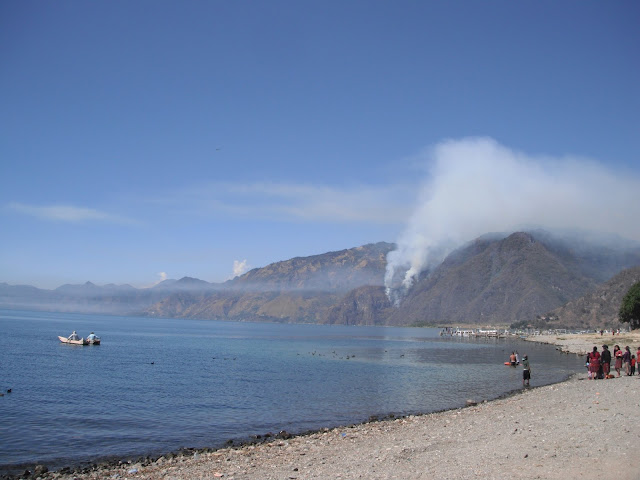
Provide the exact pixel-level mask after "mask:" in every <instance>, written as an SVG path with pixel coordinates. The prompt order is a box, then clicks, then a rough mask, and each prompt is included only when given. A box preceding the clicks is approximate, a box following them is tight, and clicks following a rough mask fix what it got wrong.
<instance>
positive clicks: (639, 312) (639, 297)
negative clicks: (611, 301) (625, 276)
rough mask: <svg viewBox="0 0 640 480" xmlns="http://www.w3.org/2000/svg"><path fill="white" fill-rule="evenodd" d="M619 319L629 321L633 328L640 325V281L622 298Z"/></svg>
mask: <svg viewBox="0 0 640 480" xmlns="http://www.w3.org/2000/svg"><path fill="white" fill-rule="evenodd" d="M618 319H619V320H620V321H621V322H624V323H629V326H630V327H631V329H634V328H638V327H640V282H637V283H635V284H633V285H632V286H631V288H630V289H629V291H628V292H627V293H626V295H625V296H624V298H623V299H622V304H621V305H620V311H619V312H618Z"/></svg>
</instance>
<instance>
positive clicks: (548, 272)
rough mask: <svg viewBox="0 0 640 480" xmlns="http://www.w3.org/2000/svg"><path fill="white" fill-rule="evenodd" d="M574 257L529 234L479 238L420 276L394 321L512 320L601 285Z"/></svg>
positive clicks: (471, 321) (488, 321) (485, 322)
mask: <svg viewBox="0 0 640 480" xmlns="http://www.w3.org/2000/svg"><path fill="white" fill-rule="evenodd" d="M583 271H584V269H581V268H579V265H578V264H577V263H576V259H575V257H573V256H571V255H566V254H564V253H562V254H560V253H558V251H557V250H554V249H553V248H549V247H548V246H547V245H545V244H544V243H542V242H541V241H539V240H537V239H536V238H535V237H534V236H533V235H532V234H529V233H522V232H520V233H514V234H512V235H510V236H508V237H507V238H504V239H501V240H487V239H478V240H476V241H475V242H473V243H472V244H471V245H469V246H467V247H466V248H463V249H461V250H459V251H457V252H454V253H453V254H452V255H450V256H449V257H448V258H447V259H446V260H445V261H444V262H443V263H442V264H441V265H440V266H439V267H438V268H436V269H435V270H434V271H433V272H432V273H431V274H430V275H428V276H426V277H425V278H422V279H420V281H418V282H417V283H416V285H415V286H414V288H413V289H412V290H411V292H410V293H409V295H408V296H407V297H406V298H405V299H404V300H403V301H402V303H401V305H400V307H399V308H397V309H395V310H394V311H393V313H392V314H391V316H390V318H389V323H392V324H400V323H409V324H411V323H428V324H457V323H463V324H486V325H497V324H511V323H514V322H517V321H520V320H525V319H531V318H535V316H536V315H537V314H539V312H546V311H549V310H551V309H553V308H556V307H558V306H560V305H563V304H564V303H566V302H568V301H569V300H571V299H574V298H577V297H579V296H581V295H583V294H584V293H585V292H587V291H588V290H590V289H591V288H594V287H595V286H596V284H597V283H596V280H595V279H593V278H591V277H589V276H587V275H586V274H585V273H583Z"/></svg>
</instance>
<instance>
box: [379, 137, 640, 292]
mask: <svg viewBox="0 0 640 480" xmlns="http://www.w3.org/2000/svg"><path fill="white" fill-rule="evenodd" d="M428 153H429V155H428V161H429V164H428V166H429V172H428V179H427V180H426V182H425V183H424V185H423V186H422V189H421V192H420V195H419V201H418V204H417V206H416V208H415V210H414V212H413V214H412V215H411V217H410V219H409V222H408V224H407V226H406V228H405V230H404V232H403V233H402V234H401V235H400V237H399V238H398V240H397V245H398V247H397V249H396V250H394V251H392V252H390V253H389V255H388V256H387V271H386V275H385V286H386V288H387V294H388V295H389V298H390V299H391V300H392V301H393V302H394V303H396V304H397V303H398V302H399V300H400V299H401V298H402V296H404V294H405V293H406V292H407V290H408V289H409V288H411V286H412V285H413V282H414V280H415V279H416V277H417V275H419V274H420V273H421V272H423V271H425V270H428V269H430V268H433V267H435V266H437V265H439V264H440V263H441V262H442V260H444V258H445V257H446V255H447V254H449V253H450V252H451V251H452V250H454V249H455V248H458V247H460V246H461V245H463V244H464V243H466V242H468V241H471V240H473V239H474V238H477V237H478V236H480V235H483V234H485V233H487V232H511V231H516V230H522V229H526V228H533V227H541V228H544V229H548V230H560V229H561V230H568V229H574V230H585V231H596V232H603V233H613V234H618V235H620V236H622V237H626V238H629V239H632V240H639V241H640V222H639V221H638V220H639V215H638V210H637V206H638V204H640V178H639V177H638V176H637V174H636V176H635V177H634V176H632V175H629V173H628V172H627V173H624V172H615V171H613V170H611V169H609V168H607V167H606V166H604V165H602V164H600V163H598V162H595V161H593V160H588V159H584V158H577V157H562V158H552V157H543V156H531V155H527V154H524V153H521V152H516V151H513V150H511V149H509V148H507V147H504V146H502V145H500V144H498V143H497V142H496V141H494V140H492V139H490V138H467V139H462V140H449V141H444V142H442V143H440V144H438V145H436V146H435V147H433V148H432V149H431V150H430V151H429V152H428Z"/></svg>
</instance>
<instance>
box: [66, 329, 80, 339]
mask: <svg viewBox="0 0 640 480" xmlns="http://www.w3.org/2000/svg"><path fill="white" fill-rule="evenodd" d="M67 338H68V339H69V340H80V337H79V336H78V334H77V333H76V331H75V330H74V331H73V332H71V335H69V336H68V337H67Z"/></svg>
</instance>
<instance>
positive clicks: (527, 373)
mask: <svg viewBox="0 0 640 480" xmlns="http://www.w3.org/2000/svg"><path fill="white" fill-rule="evenodd" d="M521 363H522V368H523V370H522V386H523V387H524V386H527V387H528V386H529V380H531V366H530V365H529V357H527V356H526V355H523V356H522V362H521ZM525 382H526V385H525Z"/></svg>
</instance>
